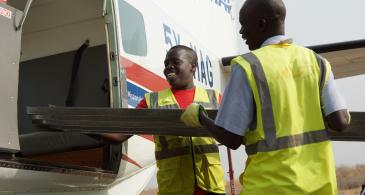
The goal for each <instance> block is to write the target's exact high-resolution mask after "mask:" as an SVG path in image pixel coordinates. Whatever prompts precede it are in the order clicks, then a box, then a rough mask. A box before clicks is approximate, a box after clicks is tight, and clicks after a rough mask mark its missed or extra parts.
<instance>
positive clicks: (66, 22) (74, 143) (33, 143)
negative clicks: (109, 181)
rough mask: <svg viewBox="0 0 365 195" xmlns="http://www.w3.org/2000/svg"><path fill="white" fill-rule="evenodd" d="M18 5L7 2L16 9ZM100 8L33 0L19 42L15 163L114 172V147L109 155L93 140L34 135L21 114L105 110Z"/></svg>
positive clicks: (94, 3) (77, 1) (95, 2)
mask: <svg viewBox="0 0 365 195" xmlns="http://www.w3.org/2000/svg"><path fill="white" fill-rule="evenodd" d="M24 2H25V1H19V0H8V4H9V5H11V6H13V7H16V8H18V9H20V10H23V6H24V5H25V3H24ZM102 8H103V1H102V0H63V1H58V0H34V1H33V3H32V6H31V8H30V10H29V13H28V16H27V19H26V20H25V23H24V26H23V31H22V41H21V48H22V49H21V59H20V65H19V87H18V130H19V142H20V148H21V150H20V152H19V153H18V154H16V156H17V157H18V158H19V159H22V160H25V161H27V160H29V161H31V162H35V163H37V162H39V163H43V164H44V162H46V163H49V164H53V165H55V166H59V167H66V168H67V167H73V168H76V169H81V170H82V169H84V170H88V171H95V172H103V171H104V172H109V173H116V172H117V171H118V168H119V167H118V165H119V162H117V161H119V160H120V158H115V155H116V156H118V155H119V153H121V149H120V148H121V146H120V145H115V146H114V147H115V148H118V149H117V150H116V151H114V150H115V149H111V148H112V147H111V146H110V145H109V144H107V143H104V141H102V140H101V139H99V138H97V137H92V136H88V135H85V134H78V133H63V132H47V131H44V130H41V131H40V129H39V128H37V127H35V126H34V125H33V124H32V121H31V119H30V118H29V116H28V115H27V113H26V108H27V106H74V107H110V97H109V80H108V77H109V72H108V70H109V69H108V60H107V56H108V55H107V45H106V42H107V41H106V37H107V36H106V30H105V21H104V17H103V16H102ZM112 151H114V153H115V152H116V154H114V153H113V152H112ZM113 155H114V156H113ZM112 159H114V160H112Z"/></svg>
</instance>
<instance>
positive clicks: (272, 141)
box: [242, 53, 329, 155]
mask: <svg viewBox="0 0 365 195" xmlns="http://www.w3.org/2000/svg"><path fill="white" fill-rule="evenodd" d="M242 57H243V58H244V59H245V60H246V61H247V62H248V63H249V64H250V66H251V69H252V72H253V76H254V79H255V82H256V85H257V90H258V94H259V99H260V103H261V113H262V125H263V130H264V135H265V140H259V141H257V142H256V143H254V144H250V145H246V152H247V154H248V155H252V154H256V153H257V152H270V151H275V150H280V149H286V148H291V147H295V146H301V145H306V144H311V143H318V142H322V141H326V140H329V137H328V135H327V131H326V130H315V131H311V132H306V133H302V134H296V135H290V136H284V137H280V138H276V127H275V121H274V114H273V109H272V103H271V97H270V91H269V85H268V83H267V80H266V76H265V73H264V71H263V67H262V64H261V62H260V61H259V59H258V58H257V57H256V56H255V55H254V54H253V53H247V54H244V55H242ZM317 60H319V61H320V64H319V66H320V70H322V71H321V74H320V75H321V78H320V83H319V85H320V86H323V85H324V80H325V79H324V76H322V75H326V74H325V71H326V68H325V64H324V60H323V59H322V58H320V57H317Z"/></svg>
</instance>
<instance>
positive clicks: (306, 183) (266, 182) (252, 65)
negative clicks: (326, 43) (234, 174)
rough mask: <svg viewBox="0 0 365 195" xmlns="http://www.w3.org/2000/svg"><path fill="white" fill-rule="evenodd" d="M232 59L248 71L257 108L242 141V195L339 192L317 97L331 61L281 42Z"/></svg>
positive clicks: (330, 146)
mask: <svg viewBox="0 0 365 195" xmlns="http://www.w3.org/2000/svg"><path fill="white" fill-rule="evenodd" d="M231 64H239V65H240V66H241V67H242V69H243V70H244V72H245V73H246V75H247V78H248V81H249V85H250V87H251V89H252V91H253V96H254V101H255V107H256V113H255V124H253V125H251V126H253V127H251V128H252V129H249V130H248V131H247V133H246V135H245V138H244V141H243V142H244V145H245V147H246V152H247V154H248V160H247V162H246V169H245V171H244V173H242V175H241V176H240V181H241V183H242V185H243V190H242V192H241V194H245V195H258V194H280V195H308V194H312V195H322V194H323V195H333V194H337V184H336V175H335V165H334V158H333V152H332V145H331V142H330V141H329V137H328V135H327V131H326V127H325V123H324V119H323V115H322V110H321V102H320V101H321V98H320V97H321V90H322V87H323V86H324V83H325V82H326V80H327V79H328V75H329V72H330V70H331V67H330V65H329V63H328V62H327V61H326V60H324V59H323V58H322V57H321V56H319V55H317V54H315V53H314V52H313V51H311V50H309V49H307V48H303V47H300V46H296V45H292V44H286V43H285V44H277V45H269V46H266V47H262V48H260V49H257V50H254V51H252V52H251V53H248V54H245V55H242V56H239V57H237V58H235V59H233V60H232V62H231Z"/></svg>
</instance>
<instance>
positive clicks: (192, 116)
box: [180, 103, 206, 128]
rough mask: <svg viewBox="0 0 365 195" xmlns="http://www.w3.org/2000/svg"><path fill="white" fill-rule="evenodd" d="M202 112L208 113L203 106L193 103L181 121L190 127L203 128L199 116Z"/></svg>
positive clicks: (183, 114)
mask: <svg viewBox="0 0 365 195" xmlns="http://www.w3.org/2000/svg"><path fill="white" fill-rule="evenodd" d="M201 111H203V112H206V111H205V109H204V107H203V106H201V105H199V104H197V103H192V104H190V105H189V106H188V107H187V108H186V110H185V111H184V112H183V113H182V115H181V117H180V120H181V121H182V122H183V123H184V124H185V125H186V126H188V127H192V128H198V127H201V126H202V125H201V124H200V121H199V115H200V112H201Z"/></svg>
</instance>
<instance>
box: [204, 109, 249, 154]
mask: <svg viewBox="0 0 365 195" xmlns="http://www.w3.org/2000/svg"><path fill="white" fill-rule="evenodd" d="M199 120H200V123H201V124H202V125H203V126H205V127H206V128H207V129H208V130H209V132H210V133H211V134H212V136H213V137H214V138H215V139H216V140H217V141H218V142H220V143H221V144H223V145H225V146H227V147H229V148H232V149H237V148H238V147H240V145H241V144H242V140H243V137H242V136H239V135H236V134H234V133H231V132H229V131H227V130H226V129H224V128H222V127H219V126H217V125H216V124H215V123H214V121H213V120H212V119H211V118H209V117H208V116H207V115H206V114H205V113H203V112H200V113H199Z"/></svg>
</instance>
